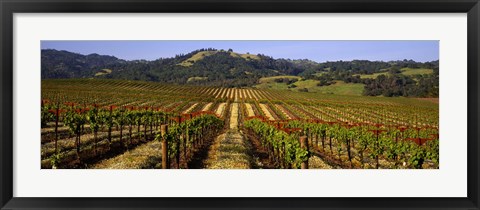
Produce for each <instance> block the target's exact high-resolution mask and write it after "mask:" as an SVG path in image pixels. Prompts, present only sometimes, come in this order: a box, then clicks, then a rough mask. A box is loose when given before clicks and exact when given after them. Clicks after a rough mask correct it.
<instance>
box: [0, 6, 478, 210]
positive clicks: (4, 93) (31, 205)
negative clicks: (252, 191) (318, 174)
mask: <svg viewBox="0 0 480 210" xmlns="http://www.w3.org/2000/svg"><path fill="white" fill-rule="evenodd" d="M0 7H1V21H2V23H1V29H0V31H1V34H0V36H1V43H0V44H1V52H2V53H1V57H0V64H1V70H0V71H1V76H0V77H1V84H0V89H1V90H0V94H1V95H0V98H1V105H0V110H1V112H0V118H1V126H0V134H1V143H0V155H1V165H0V188H1V192H0V194H1V195H0V206H1V209H70V208H75V209H214V208H216V209H274V208H275V209H277V208H279V209H320V208H322V209H373V208H377V209H387V208H391V209H479V194H478V191H479V182H478V180H479V176H478V172H479V161H478V160H479V151H480V149H479V144H478V140H479V132H480V129H479V125H478V119H479V111H478V110H479V97H478V96H479V88H480V86H479V82H480V77H479V75H480V74H479V72H478V71H479V61H480V57H479V55H480V54H479V13H480V5H479V1H478V0H405V1H400V0H383V1H379V0H337V1H332V0H299V1H295V0H230V1H222V0H141V1H135V0H85V1H80V0H72V1H67V0H37V1H34V0H16V1H14V0H0ZM118 12H121V13H124V12H127V13H132V12H133V13H156V12H160V13H190V12H193V13H202V12H213V13H218V12H222V13H249V12H252V13H257V12H266V13H280V12H282V13H283V12H287V13H292V12H295V13H307V12H308V13H325V12H328V13H343V12H345V13H440V12H442V13H467V14H468V23H467V24H468V151H467V152H468V164H467V165H468V171H467V172H468V180H467V181H468V189H467V193H468V196H467V197H466V198H413V197H411V198H272V197H270V198H41V197H39V198H24V197H22V198H17V197H13V196H12V193H13V184H12V183H13V180H14V179H15V177H13V161H12V159H13V147H12V145H13V137H14V136H13V125H12V122H13V121H14V119H13V110H14V108H15V105H14V104H13V40H14V37H13V15H14V14H15V13H118ZM445 181H448V180H445ZM299 190H301V189H300V188H299Z"/></svg>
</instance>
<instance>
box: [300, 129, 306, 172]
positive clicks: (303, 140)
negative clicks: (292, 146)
mask: <svg viewBox="0 0 480 210" xmlns="http://www.w3.org/2000/svg"><path fill="white" fill-rule="evenodd" d="M300 148H302V149H304V150H307V151H308V139H307V136H301V137H300ZM301 169H308V158H307V160H305V161H303V162H302V164H301Z"/></svg>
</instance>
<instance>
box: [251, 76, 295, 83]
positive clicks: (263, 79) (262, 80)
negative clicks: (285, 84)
mask: <svg viewBox="0 0 480 210" xmlns="http://www.w3.org/2000/svg"><path fill="white" fill-rule="evenodd" d="M284 78H287V79H298V80H300V79H302V78H301V77H298V76H289V75H283V76H273V77H263V78H260V81H259V82H260V83H269V82H275V79H284Z"/></svg>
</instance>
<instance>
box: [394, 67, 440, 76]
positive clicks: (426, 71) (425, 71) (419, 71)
mask: <svg viewBox="0 0 480 210" xmlns="http://www.w3.org/2000/svg"><path fill="white" fill-rule="evenodd" d="M401 71H402V74H404V75H415V74H433V69H412V68H403V69H401Z"/></svg>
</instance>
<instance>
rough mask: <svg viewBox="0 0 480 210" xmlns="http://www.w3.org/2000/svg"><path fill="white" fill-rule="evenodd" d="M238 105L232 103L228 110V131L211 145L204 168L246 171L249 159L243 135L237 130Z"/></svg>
mask: <svg viewBox="0 0 480 210" xmlns="http://www.w3.org/2000/svg"><path fill="white" fill-rule="evenodd" d="M238 110H239V104H238V103H232V105H231V108H230V125H229V129H228V130H227V131H226V132H225V133H222V134H220V135H219V136H218V137H217V138H216V139H215V142H214V143H213V145H212V147H211V148H210V151H209V152H208V158H207V159H206V160H205V164H204V165H205V168H208V169H248V168H250V163H251V157H250V155H249V149H248V145H247V143H246V139H245V137H244V136H243V134H242V133H241V132H240V131H239V129H238Z"/></svg>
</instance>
